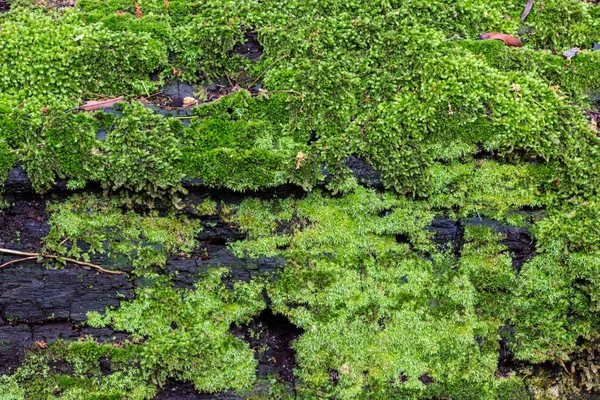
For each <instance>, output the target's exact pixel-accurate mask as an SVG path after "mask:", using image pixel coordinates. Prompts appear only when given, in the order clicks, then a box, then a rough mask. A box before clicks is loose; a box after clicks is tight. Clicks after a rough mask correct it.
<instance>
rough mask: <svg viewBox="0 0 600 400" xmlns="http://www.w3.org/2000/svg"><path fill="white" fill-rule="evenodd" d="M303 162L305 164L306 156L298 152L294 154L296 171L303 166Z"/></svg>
mask: <svg viewBox="0 0 600 400" xmlns="http://www.w3.org/2000/svg"><path fill="white" fill-rule="evenodd" d="M305 162H306V154H304V153H303V152H301V151H299V152H298V154H296V169H300V167H301V166H303V165H304V163H305Z"/></svg>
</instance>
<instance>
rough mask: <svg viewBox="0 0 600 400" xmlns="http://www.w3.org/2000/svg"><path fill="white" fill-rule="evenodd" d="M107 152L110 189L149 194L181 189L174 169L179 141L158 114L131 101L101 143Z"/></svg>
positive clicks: (179, 175)
mask: <svg viewBox="0 0 600 400" xmlns="http://www.w3.org/2000/svg"><path fill="white" fill-rule="evenodd" d="M104 151H105V152H106V153H107V154H108V156H107V162H108V169H107V171H106V177H107V181H106V182H105V185H106V186H108V187H109V188H110V189H111V190H117V189H121V188H122V189H125V190H127V191H131V192H134V193H135V192H141V191H144V194H148V195H150V196H151V197H161V196H163V195H165V194H167V193H168V194H171V195H174V194H175V193H177V192H178V191H182V190H183V188H182V187H181V179H183V174H182V173H181V172H180V171H178V170H177V169H176V167H175V166H176V165H177V163H178V161H179V159H180V157H181V152H180V149H179V141H178V140H177V138H176V137H175V135H174V134H173V132H172V131H171V129H170V126H169V123H168V122H167V121H166V120H165V119H164V118H162V117H161V116H160V115H158V114H156V113H154V112H153V111H151V110H149V109H147V108H146V107H144V106H143V105H142V104H141V103H132V104H131V105H129V106H126V107H125V108H124V110H123V117H122V118H119V120H118V123H117V126H116V127H115V129H114V130H113V131H112V132H110V134H109V135H108V138H107V139H106V142H105V143H104Z"/></svg>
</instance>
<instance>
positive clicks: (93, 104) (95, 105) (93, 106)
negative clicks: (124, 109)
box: [80, 96, 124, 111]
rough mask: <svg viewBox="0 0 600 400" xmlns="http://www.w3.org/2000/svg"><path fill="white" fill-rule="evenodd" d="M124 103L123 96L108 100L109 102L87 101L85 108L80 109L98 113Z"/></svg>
mask: <svg viewBox="0 0 600 400" xmlns="http://www.w3.org/2000/svg"><path fill="white" fill-rule="evenodd" d="M123 101H124V98H123V96H121V97H117V98H116V99H108V100H90V101H86V102H85V103H84V104H83V106H81V107H80V109H81V110H83V111H96V110H102V109H104V108H108V107H112V106H114V105H115V104H117V103H121V102H123Z"/></svg>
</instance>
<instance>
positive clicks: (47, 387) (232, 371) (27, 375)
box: [0, 269, 264, 400]
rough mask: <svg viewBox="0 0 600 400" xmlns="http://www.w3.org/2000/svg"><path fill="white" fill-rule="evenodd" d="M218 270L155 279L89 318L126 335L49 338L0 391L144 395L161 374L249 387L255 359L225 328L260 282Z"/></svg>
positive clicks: (257, 298) (255, 304) (255, 303)
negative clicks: (181, 286)
mask: <svg viewBox="0 0 600 400" xmlns="http://www.w3.org/2000/svg"><path fill="white" fill-rule="evenodd" d="M224 274H225V270H223V269H214V270H211V271H209V273H208V274H207V275H205V276H203V277H201V278H200V279H199V281H198V285H197V288H196V289H195V290H192V291H189V290H177V289H173V288H171V287H170V286H169V285H168V283H167V282H165V280H164V279H162V280H157V281H154V282H152V286H149V287H144V288H140V289H138V292H137V296H136V300H135V301H133V302H131V303H126V304H123V305H122V307H121V308H120V309H119V310H114V311H113V310H110V311H107V313H106V314H105V315H100V314H98V313H91V314H90V315H89V318H90V319H89V324H90V325H92V326H96V327H103V326H107V325H111V326H112V327H113V328H114V329H118V330H119V331H126V332H129V333H131V334H132V336H131V337H130V338H129V339H127V340H126V341H125V342H124V343H122V344H118V345H116V344H115V345H112V344H111V343H107V344H100V343H97V342H95V341H94V340H93V339H90V340H88V341H83V342H72V343H69V342H64V341H56V342H52V343H51V344H50V345H49V346H48V347H47V348H45V349H43V350H42V349H37V350H36V351H31V352H29V353H28V355H27V359H26V360H25V362H24V365H23V366H22V367H21V368H19V369H18V370H17V371H16V373H15V374H14V375H12V376H11V377H10V378H8V377H3V378H2V380H0V388H1V389H3V390H2V392H1V393H0V397H1V398H2V399H5V398H6V397H4V396H5V395H7V394H8V395H10V396H12V397H8V398H9V399H34V398H35V399H46V398H59V399H64V400H67V399H68V400H88V399H132V400H146V399H147V400H150V399H153V398H154V397H155V393H156V390H157V387H160V386H163V385H164V384H165V381H166V379H177V380H184V381H190V382H193V383H194V384H195V385H196V387H197V389H198V390H200V391H205V392H214V391H220V390H224V389H233V390H243V389H248V388H250V387H251V386H252V383H253V381H254V371H255V369H256V365H257V361H256V360H255V359H254V356H253V352H252V350H251V349H250V348H249V347H248V344H246V343H244V342H243V341H242V340H240V339H238V338H235V337H233V336H232V335H231V334H230V333H229V332H228V330H229V327H230V325H231V324H233V323H239V324H243V323H246V322H248V321H249V319H250V318H251V317H252V316H253V315H254V314H256V313H258V312H260V311H261V310H262V309H263V308H264V300H263V298H262V287H263V285H262V284H261V283H258V282H253V283H239V284H236V286H235V289H233V290H231V289H226V288H225V287H224V285H223V284H222V283H221V278H222V277H223V275H224ZM101 361H103V362H104V363H105V364H106V363H107V362H108V363H110V369H111V372H110V373H109V374H103V373H102V370H101V367H100V362H101ZM55 396H56V397H55Z"/></svg>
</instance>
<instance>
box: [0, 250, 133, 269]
mask: <svg viewBox="0 0 600 400" xmlns="http://www.w3.org/2000/svg"><path fill="white" fill-rule="evenodd" d="M0 253H4V254H12V255H15V256H23V257H26V258H21V259H19V260H12V261H9V262H7V263H4V264H2V265H0V268H3V267H5V266H7V265H10V264H14V263H17V262H21V261H25V260H31V259H34V258H38V257H44V258H51V259H54V260H64V261H66V262H70V263H72V264H77V265H81V266H82V267H88V268H93V269H95V270H98V271H100V272H104V273H105V274H111V275H123V274H125V272H123V271H111V270H108V269H104V268H102V267H101V266H99V265H96V264H92V263H87V262H84V261H79V260H74V259H72V258H66V257H59V256H53V255H51V254H41V253H28V252H24V251H17V250H9V249H2V248H0Z"/></svg>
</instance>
